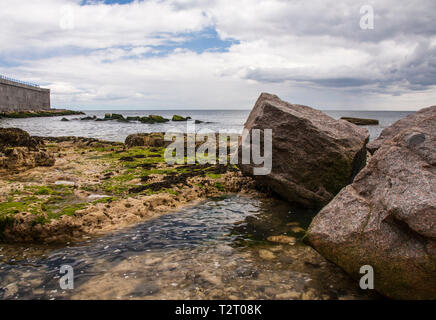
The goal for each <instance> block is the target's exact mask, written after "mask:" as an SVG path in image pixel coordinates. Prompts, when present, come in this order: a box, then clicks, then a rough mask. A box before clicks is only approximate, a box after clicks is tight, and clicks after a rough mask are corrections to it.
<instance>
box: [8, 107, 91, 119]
mask: <svg viewBox="0 0 436 320" xmlns="http://www.w3.org/2000/svg"><path fill="white" fill-rule="evenodd" d="M83 114H85V113H83V112H82V111H73V110H66V109H48V110H29V111H9V112H0V118H35V117H59V116H72V115H83Z"/></svg>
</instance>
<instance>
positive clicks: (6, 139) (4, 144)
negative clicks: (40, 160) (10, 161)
mask: <svg viewBox="0 0 436 320" xmlns="http://www.w3.org/2000/svg"><path fill="white" fill-rule="evenodd" d="M40 144H41V140H40V139H38V138H35V137H31V136H30V135H29V134H28V133H27V132H26V131H24V130H22V129H19V128H0V151H2V150H4V149H5V148H8V147H27V148H29V149H32V150H35V149H37V148H38V147H39V146H40Z"/></svg>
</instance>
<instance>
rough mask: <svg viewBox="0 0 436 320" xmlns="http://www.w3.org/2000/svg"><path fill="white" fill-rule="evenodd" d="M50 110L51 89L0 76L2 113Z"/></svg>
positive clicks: (0, 109) (0, 110)
mask: <svg viewBox="0 0 436 320" xmlns="http://www.w3.org/2000/svg"><path fill="white" fill-rule="evenodd" d="M47 109H50V89H43V88H40V87H39V86H37V85H34V84H31V83H27V82H23V81H18V80H14V79H10V78H7V77H4V76H1V75H0V112H5V111H31V110H33V111H35V110H47Z"/></svg>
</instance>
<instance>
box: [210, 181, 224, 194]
mask: <svg viewBox="0 0 436 320" xmlns="http://www.w3.org/2000/svg"><path fill="white" fill-rule="evenodd" d="M213 186H214V187H215V188H217V189H218V190H219V191H221V192H224V191H226V188H225V187H224V186H223V185H222V184H221V183H219V182H215V183H214V184H213Z"/></svg>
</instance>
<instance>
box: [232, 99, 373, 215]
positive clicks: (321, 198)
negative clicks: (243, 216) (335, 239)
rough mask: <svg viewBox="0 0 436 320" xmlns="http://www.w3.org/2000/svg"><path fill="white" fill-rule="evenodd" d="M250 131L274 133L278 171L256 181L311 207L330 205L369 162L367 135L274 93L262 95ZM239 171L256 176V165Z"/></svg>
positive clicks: (274, 165)
mask: <svg viewBox="0 0 436 320" xmlns="http://www.w3.org/2000/svg"><path fill="white" fill-rule="evenodd" d="M245 129H248V130H249V131H250V132H251V130H252V129H260V130H261V131H263V130H264V129H272V170H271V173H270V174H268V175H255V176H254V178H255V179H256V181H257V182H258V183H260V184H261V185H264V186H267V187H268V188H270V189H271V190H273V191H275V192H276V193H277V194H279V195H281V196H282V197H283V198H285V199H287V200H289V201H290V202H293V203H298V204H301V205H303V206H305V207H322V206H324V205H325V204H327V203H328V202H329V201H330V200H331V199H332V198H333V197H334V196H335V195H336V194H337V193H338V192H339V191H340V190H341V189H342V188H343V187H344V186H346V185H347V184H349V183H351V181H352V179H353V178H354V176H355V175H356V174H357V173H358V172H359V170H360V169H361V168H362V167H363V166H364V165H365V162H366V143H367V141H368V138H369V134H368V131H367V130H366V129H364V128H359V127H357V126H355V125H354V124H351V123H349V122H347V121H344V120H335V119H333V118H331V117H329V116H327V115H326V114H324V113H323V112H321V111H318V110H315V109H313V108H310V107H307V106H303V105H296V104H290V103H287V102H285V101H282V100H280V99H279V98H278V97H277V96H275V95H271V94H268V93H262V94H261V95H260V97H259V99H258V100H257V102H256V105H255V106H254V108H253V110H252V111H251V113H250V115H249V117H248V120H247V122H246V123H245ZM241 154H242V145H240V146H239V157H240V158H241V156H242V155H241ZM239 167H240V169H241V171H242V172H243V173H244V174H246V175H252V174H253V168H254V167H255V165H254V164H253V163H250V164H242V163H241V160H239Z"/></svg>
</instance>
